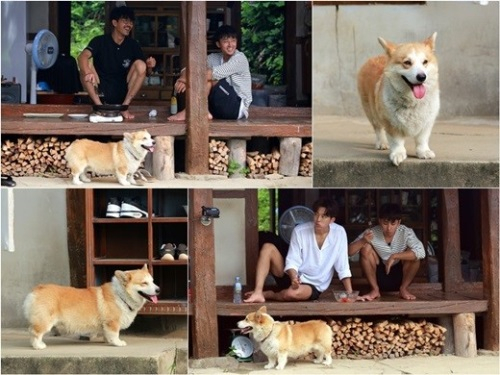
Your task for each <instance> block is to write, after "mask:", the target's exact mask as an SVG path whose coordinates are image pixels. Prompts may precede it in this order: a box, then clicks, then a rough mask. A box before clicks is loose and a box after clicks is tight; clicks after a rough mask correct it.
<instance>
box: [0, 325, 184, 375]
mask: <svg viewBox="0 0 500 375" xmlns="http://www.w3.org/2000/svg"><path fill="white" fill-rule="evenodd" d="M182 332H183V333H182V334H176V333H172V334H168V335H164V336H161V337H158V336H150V335H149V336H140V335H136V334H134V335H127V334H123V333H122V334H121V335H120V338H121V339H122V340H124V341H126V342H127V346H124V347H115V346H111V345H109V344H107V343H104V342H94V341H92V342H90V341H86V340H79V339H77V338H73V337H51V336H49V337H47V336H46V337H45V338H44V342H45V343H46V344H47V348H46V349H44V350H34V349H33V348H32V347H31V345H30V343H29V338H28V333H27V332H26V330H24V329H19V330H18V329H8V330H5V329H3V330H2V364H1V368H2V373H4V374H41V373H52V374H57V373H74V374H165V373H167V374H170V373H172V374H175V373H178V374H184V373H187V358H188V352H187V347H188V345H187V339H186V331H185V330H184V331H182Z"/></svg>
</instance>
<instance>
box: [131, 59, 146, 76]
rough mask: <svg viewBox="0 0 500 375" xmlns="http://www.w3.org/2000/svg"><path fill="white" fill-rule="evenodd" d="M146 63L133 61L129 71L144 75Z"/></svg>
mask: <svg viewBox="0 0 500 375" xmlns="http://www.w3.org/2000/svg"><path fill="white" fill-rule="evenodd" d="M146 69H147V67H146V63H145V62H144V61H142V60H135V61H134V62H133V63H132V66H131V67H130V71H136V72H137V73H139V74H141V75H142V74H144V75H146Z"/></svg>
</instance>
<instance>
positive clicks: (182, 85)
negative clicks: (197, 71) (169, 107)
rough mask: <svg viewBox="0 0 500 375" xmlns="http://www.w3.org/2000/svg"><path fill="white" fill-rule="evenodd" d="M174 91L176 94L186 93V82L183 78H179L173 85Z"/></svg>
mask: <svg viewBox="0 0 500 375" xmlns="http://www.w3.org/2000/svg"><path fill="white" fill-rule="evenodd" d="M174 88H175V91H176V92H177V93H183V92H184V91H186V81H185V79H184V78H179V79H178V80H177V81H176V82H175V85H174Z"/></svg>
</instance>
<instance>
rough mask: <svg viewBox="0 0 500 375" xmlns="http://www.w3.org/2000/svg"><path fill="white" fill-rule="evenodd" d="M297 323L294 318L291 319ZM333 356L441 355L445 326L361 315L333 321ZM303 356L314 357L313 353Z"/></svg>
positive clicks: (393, 356)
mask: <svg viewBox="0 0 500 375" xmlns="http://www.w3.org/2000/svg"><path fill="white" fill-rule="evenodd" d="M287 323H289V324H295V322H294V321H288V322H287ZM329 325H330V327H332V331H333V342H332V357H333V358H350V359H373V358H399V357H404V356H409V355H439V354H441V352H442V350H443V347H444V342H445V332H446V328H444V327H441V326H439V325H437V324H433V323H430V322H427V321H425V320H422V321H420V322H413V321H401V322H398V323H395V322H389V321H387V320H384V321H381V322H377V323H373V322H364V321H363V320H362V319H361V318H348V319H347V320H345V321H344V322H342V321H340V320H339V321H335V320H332V321H331V322H330V323H329ZM303 359H305V360H313V359H314V355H313V353H310V354H309V355H307V356H306V357H304V358H303Z"/></svg>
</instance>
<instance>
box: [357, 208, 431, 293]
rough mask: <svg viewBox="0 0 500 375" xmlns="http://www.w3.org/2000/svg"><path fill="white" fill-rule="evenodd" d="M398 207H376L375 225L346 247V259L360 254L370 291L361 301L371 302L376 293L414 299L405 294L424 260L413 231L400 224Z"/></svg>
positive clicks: (423, 252) (419, 243) (423, 251)
mask: <svg viewBox="0 0 500 375" xmlns="http://www.w3.org/2000/svg"><path fill="white" fill-rule="evenodd" d="M401 217H402V213H401V208H400V207H399V205H398V204H394V203H386V204H383V205H382V206H381V207H380V211H379V215H378V221H379V225H377V226H375V227H373V228H370V229H367V230H365V231H364V232H363V233H361V234H360V235H359V236H358V238H356V240H354V242H352V243H351V244H349V256H352V255H354V254H357V253H360V263H361V268H362V269H363V272H364V274H365V276H366V278H367V279H368V283H369V284H370V287H371V291H370V293H368V294H366V295H364V296H361V298H363V299H365V300H368V301H371V300H374V299H376V298H379V297H380V291H397V290H399V295H400V296H401V298H403V299H407V300H413V299H415V298H416V297H415V296H414V295H413V294H411V293H410V292H409V291H408V287H409V286H410V284H411V282H412V281H413V279H414V278H415V275H416V274H417V272H418V269H419V267H420V259H423V258H425V249H424V245H423V244H422V242H421V241H420V240H419V239H418V238H417V236H416V235H415V232H414V231H413V229H410V228H408V227H406V226H404V225H401Z"/></svg>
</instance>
